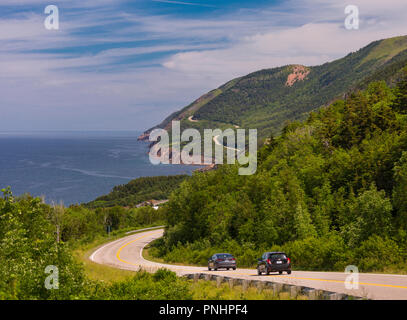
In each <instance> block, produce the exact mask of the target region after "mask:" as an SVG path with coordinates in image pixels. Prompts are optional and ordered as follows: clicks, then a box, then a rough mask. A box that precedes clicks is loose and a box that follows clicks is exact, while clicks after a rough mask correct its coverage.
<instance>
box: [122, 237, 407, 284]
mask: <svg viewBox="0 0 407 320" xmlns="http://www.w3.org/2000/svg"><path fill="white" fill-rule="evenodd" d="M160 232H161V231H160ZM157 234H158V233H157ZM151 235H153V234H151V233H149V234H146V235H144V236H142V237H139V238H137V239H135V240H132V241H130V242H128V243H126V244H124V245H123V246H121V247H120V248H119V250H118V251H117V253H116V257H117V259H118V260H119V261H121V262H123V263H126V264H129V265H133V266H139V264H135V263H131V262H129V261H126V260H124V259H122V258H121V257H120V253H121V252H122V250H123V249H124V248H126V247H127V246H129V245H130V244H132V243H134V242H136V241H139V240H141V239H144V238H146V237H148V236H151ZM187 268H188V267H187ZM188 269H189V268H188ZM191 270H192V269H191ZM233 275H245V276H246V275H250V276H257V274H252V273H237V272H234V273H233ZM280 279H298V280H310V281H324V282H335V283H345V281H343V280H329V279H317V278H304V277H288V276H283V277H281V278H280ZM356 283H357V284H360V285H365V286H375V287H387V288H399V289H407V287H405V286H398V285H392V284H381V283H367V282H355V284H356Z"/></svg>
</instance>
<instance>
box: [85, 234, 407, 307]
mask: <svg viewBox="0 0 407 320" xmlns="http://www.w3.org/2000/svg"><path fill="white" fill-rule="evenodd" d="M163 233H164V229H157V230H154V231H145V232H141V233H138V234H134V235H130V236H127V237H124V238H121V239H118V240H116V241H113V242H110V243H108V244H105V245H103V246H101V247H99V248H98V249H97V250H96V251H94V252H93V254H92V255H91V256H90V259H91V260H92V261H94V262H96V263H100V264H105V265H108V266H112V267H115V268H119V269H126V270H133V271H137V270H139V268H140V267H142V268H144V269H146V270H157V269H159V268H167V269H169V270H172V271H174V272H176V273H177V274H178V275H180V276H181V275H185V274H190V273H209V274H217V275H219V274H222V275H225V276H228V277H234V278H239V279H251V280H261V281H267V280H268V281H274V282H279V283H288V284H293V285H299V286H306V287H311V288H315V289H321V290H328V291H333V292H338V293H345V294H348V295H353V296H361V297H365V298H368V299H380V300H407V276H406V275H389V274H368V273H362V274H359V289H358V290H347V289H346V288H345V280H346V276H347V275H346V274H344V273H340V272H310V271H293V272H292V274H291V275H287V274H283V275H278V274H271V275H269V276H266V275H262V276H258V275H257V272H256V270H255V269H237V270H236V271H208V269H207V268H204V267H189V266H175V265H169V264H161V263H156V262H151V261H148V260H146V259H144V258H143V256H142V252H143V248H144V247H145V246H146V245H147V244H149V243H150V242H152V241H154V240H155V239H158V238H160V237H162V236H163ZM208 258H209V257H208ZM238 265H239V261H238Z"/></svg>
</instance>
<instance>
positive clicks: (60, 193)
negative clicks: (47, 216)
mask: <svg viewBox="0 0 407 320" xmlns="http://www.w3.org/2000/svg"><path fill="white" fill-rule="evenodd" d="M139 134H140V132H35V133H28V132H24V133H21V132H14V133H12V132H7V133H5V132H0V189H1V188H4V187H7V186H10V187H11V189H12V191H13V193H14V194H15V195H21V194H24V193H30V194H32V195H34V196H45V200H46V202H48V203H51V202H52V201H55V202H59V201H63V203H64V204H65V205H70V204H74V203H84V202H88V201H91V200H93V199H95V198H97V197H98V196H101V195H104V194H106V193H108V192H109V191H111V189H112V188H113V187H114V186H116V185H121V184H126V183H127V182H129V181H130V180H132V179H135V178H138V177H145V176H160V175H176V174H191V172H192V171H193V170H195V169H197V167H193V166H179V165H158V166H155V165H152V164H151V163H150V161H149V158H148V154H147V152H148V143H145V142H140V141H137V137H138V135H139Z"/></svg>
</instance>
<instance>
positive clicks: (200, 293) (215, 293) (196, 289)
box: [189, 280, 308, 300]
mask: <svg viewBox="0 0 407 320" xmlns="http://www.w3.org/2000/svg"><path fill="white" fill-rule="evenodd" d="M189 282H190V290H191V292H192V296H193V300H308V298H307V297H306V296H302V295H300V296H298V297H297V298H296V299H294V298H290V295H289V293H288V292H281V293H280V294H278V295H274V293H273V290H270V289H263V290H259V289H257V288H253V287H249V288H247V290H243V287H242V286H240V285H239V286H234V287H233V288H230V287H229V285H228V284H227V283H222V284H221V285H220V287H219V288H218V287H217V286H216V282H215V281H205V280H199V281H197V282H193V281H192V280H190V281H189Z"/></svg>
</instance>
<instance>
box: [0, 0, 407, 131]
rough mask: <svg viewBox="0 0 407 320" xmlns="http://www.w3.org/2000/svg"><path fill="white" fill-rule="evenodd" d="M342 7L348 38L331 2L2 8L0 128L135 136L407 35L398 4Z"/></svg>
mask: <svg viewBox="0 0 407 320" xmlns="http://www.w3.org/2000/svg"><path fill="white" fill-rule="evenodd" d="M49 4H54V5H57V6H58V8H59V11H60V29H59V30H57V31H56V30H53V31H50V30H46V29H45V28H44V19H45V17H46V15H45V14H44V9H45V7H46V6H47V5H49ZM351 4H355V5H358V6H359V10H360V13H361V25H360V30H357V31H348V30H346V29H345V28H344V26H343V23H344V20H345V14H344V9H345V6H346V4H344V2H343V1H340V0H286V1H277V0H275V1H270V0H269V1H267V0H257V1H249V0H245V1H243V0H240V1H239V0H228V1H221V0H217V1H215V0H199V1H198V0H187V1H181V0H180V1H175V0H174V1H172V0H168V1H167V0H156V1H153V0H133V1H129V0H63V1H62V0H56V1H53V2H48V0H2V1H1V3H0V70H1V73H0V131H2V130H13V131H15V130H145V129H148V128H149V127H151V126H153V125H155V124H157V123H159V122H161V120H163V119H164V118H165V117H166V116H168V115H169V114H170V113H172V112H173V111H175V110H178V109H180V108H182V107H184V106H185V105H187V104H189V103H190V102H192V101H193V100H194V99H196V98H198V97H199V96H200V95H202V94H204V93H205V92H207V91H209V90H211V89H214V88H215V87H218V86H220V85H221V84H223V83H224V82H226V81H228V80H230V79H232V78H234V77H237V76H242V75H244V74H247V73H249V72H253V71H256V70H259V69H262V68H272V67H276V66H280V65H285V64H294V63H299V64H306V65H316V64H321V63H324V62H327V61H331V60H333V59H336V58H339V57H342V56H344V55H346V54H347V53H348V52H349V51H355V50H357V49H359V48H360V47H362V46H365V45H367V44H368V43H370V42H371V41H373V40H378V39H382V38H386V37H391V36H396V35H402V34H403V32H404V33H406V30H407V23H406V20H407V19H405V12H406V9H407V6H406V3H405V0H388V1H386V2H385V3H383V1H377V0H353V1H352V3H351Z"/></svg>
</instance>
